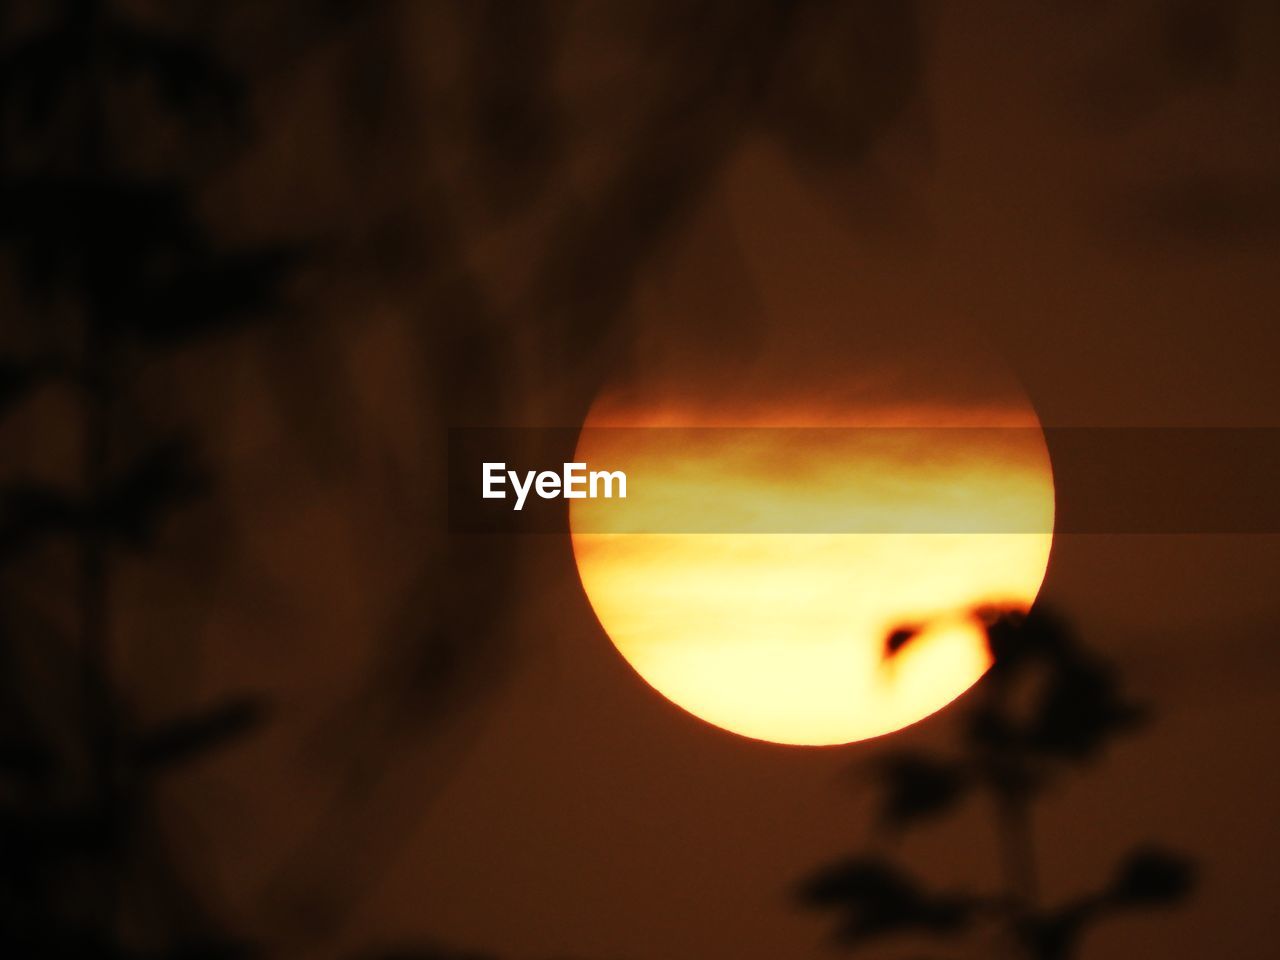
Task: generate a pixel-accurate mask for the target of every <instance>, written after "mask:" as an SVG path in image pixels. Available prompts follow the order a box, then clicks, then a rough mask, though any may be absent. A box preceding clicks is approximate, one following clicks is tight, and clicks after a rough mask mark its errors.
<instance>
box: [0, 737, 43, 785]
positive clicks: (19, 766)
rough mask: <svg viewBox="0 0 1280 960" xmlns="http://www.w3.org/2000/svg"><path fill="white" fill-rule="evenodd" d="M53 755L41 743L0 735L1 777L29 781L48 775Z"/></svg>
mask: <svg viewBox="0 0 1280 960" xmlns="http://www.w3.org/2000/svg"><path fill="white" fill-rule="evenodd" d="M52 769H53V756H52V754H51V753H50V752H49V750H48V749H47V748H46V747H45V746H44V745H43V744H41V743H37V742H36V741H34V740H30V739H25V738H21V737H9V736H0V777H10V778H13V779H20V780H24V781H27V782H28V783H30V782H34V781H38V780H41V779H43V778H44V777H46V776H48V774H49V772H50V771H51V770H52Z"/></svg>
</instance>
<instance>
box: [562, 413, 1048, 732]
mask: <svg viewBox="0 0 1280 960" xmlns="http://www.w3.org/2000/svg"><path fill="white" fill-rule="evenodd" d="M789 416H790V418H791V419H794V413H793V414H791V415H789ZM974 418H975V415H974V413H973V411H964V410H958V411H957V410H952V411H949V412H944V413H943V414H941V415H934V414H931V415H928V416H926V419H927V420H928V421H929V422H930V423H935V424H936V423H941V424H943V425H950V426H954V425H956V424H963V423H970V422H972V421H973V420H974ZM976 418H977V420H978V421H979V422H982V423H988V424H989V423H993V422H998V423H1003V424H1007V423H1015V424H1018V425H1020V426H1022V427H1023V429H1020V430H1018V431H1015V432H1014V434H1013V435H1014V436H1016V437H1019V438H1020V439H1019V440H1018V442H1017V443H1016V444H1015V446H1016V449H1013V450H1010V449H1003V450H999V451H995V450H993V449H991V447H990V444H989V440H984V435H983V434H981V433H980V432H979V433H975V434H968V433H966V432H965V431H959V430H958V431H954V433H955V440H954V442H953V443H951V444H950V445H949V449H947V450H942V451H940V450H939V449H937V448H936V445H933V446H931V447H930V449H921V448H918V447H919V445H920V444H922V443H923V441H916V443H917V446H916V447H913V446H912V443H911V442H909V441H901V442H899V443H898V444H897V445H896V446H895V447H894V448H893V449H892V450H891V451H887V450H886V449H883V448H880V447H876V446H874V445H872V446H867V445H866V444H861V445H855V444H850V443H842V442H838V441H837V442H832V441H831V438H830V437H828V436H822V435H819V434H815V436H820V439H821V443H820V444H815V445H814V446H813V448H812V449H810V450H809V451H808V453H807V454H806V458H807V459H806V461H805V469H803V470H795V471H792V472H787V471H777V470H772V471H768V472H761V471H756V470H753V469H751V468H750V466H749V465H748V466H747V467H744V464H743V460H742V458H741V457H740V456H737V455H736V454H735V451H734V450H733V449H731V446H732V443H733V441H732V439H731V438H732V436H733V434H732V433H730V432H726V433H725V434H724V437H725V439H724V448H723V449H717V448H716V441H715V440H714V439H711V440H707V441H705V442H703V443H702V445H701V446H699V447H698V449H697V450H688V449H686V450H681V449H680V448H679V445H676V446H674V447H673V446H672V444H671V443H670V441H669V437H668V438H667V439H665V440H664V439H663V438H664V437H667V435H666V434H664V433H663V432H662V431H657V430H655V431H644V430H639V431H608V430H603V431H596V430H593V429H590V428H591V427H594V426H617V425H626V426H643V425H650V426H652V425H654V424H659V423H669V422H670V421H671V417H670V416H669V412H667V411H664V412H663V413H662V414H661V415H657V414H654V413H652V412H650V413H648V414H646V413H645V412H644V411H639V412H637V411H635V410H631V411H619V410H618V409H617V408H616V407H611V406H610V405H609V404H608V403H607V402H597V404H596V406H595V407H594V408H593V410H592V412H591V415H590V416H589V417H588V418H587V423H586V426H587V428H588V429H584V430H583V432H582V434H581V438H580V441H579V445H578V450H577V453H576V459H577V460H580V461H585V462H587V463H590V464H607V465H608V466H609V467H610V469H618V468H626V467H630V470H629V472H628V477H629V483H630V485H631V488H632V489H633V490H635V489H641V488H643V487H644V485H646V484H648V485H650V486H651V487H658V488H661V489H663V490H664V495H663V497H662V498H660V501H659V502H660V504H661V507H662V509H663V510H664V511H665V512H666V513H665V515H670V512H671V511H672V510H675V511H676V512H677V513H678V512H679V510H680V509H682V506H681V503H682V501H681V498H685V500H684V503H683V509H687V510H689V511H690V512H694V511H697V510H698V509H700V505H705V504H708V503H713V502H719V503H723V502H731V503H733V502H748V501H750V500H751V498H752V497H753V496H754V497H755V498H756V499H757V501H763V502H767V503H769V504H770V505H771V509H778V510H783V511H786V510H794V511H797V515H801V514H803V513H804V511H806V510H809V511H812V510H813V509H815V508H814V504H815V503H816V504H817V507H816V509H818V510H819V511H821V510H823V509H829V510H844V511H847V512H850V513H851V515H854V516H863V515H865V516H871V517H878V518H881V519H882V520H883V521H884V524H883V526H882V527H881V528H880V529H883V530H886V531H895V518H905V519H906V520H910V521H911V522H910V523H904V524H903V525H902V529H901V531H900V532H897V531H895V532H874V531H873V532H830V533H828V532H804V533H791V532H765V533H759V532H736V531H733V530H729V529H728V528H726V532H696V533H691V532H683V529H682V528H680V527H678V526H675V527H672V526H668V527H667V529H668V530H670V531H672V532H646V533H637V532H628V531H626V530H624V531H622V532H611V531H610V530H609V527H608V523H607V522H601V518H602V517H603V516H605V514H604V513H603V512H602V511H608V510H610V509H618V505H617V504H609V503H608V502H604V503H601V502H599V501H596V502H591V501H581V500H579V501H575V502H574V503H573V504H571V508H570V527H571V532H572V541H573V550H574V556H575V559H576V561H577V566H578V572H579V576H580V578H581V580H582V585H583V588H584V590H585V592H586V595H587V597H588V598H589V600H590V602H591V605H592V608H593V609H594V611H595V613H596V616H597V617H598V619H599V621H600V623H601V625H602V626H603V627H604V630H605V632H606V633H607V634H608V636H609V638H610V639H611V640H612V642H613V644H614V645H615V646H616V647H617V649H618V651H619V653H621V655H622V656H623V657H624V658H625V659H626V660H627V662H628V663H629V664H630V665H631V666H632V667H633V668H634V669H635V670H636V672H637V673H639V674H640V676H641V677H643V678H644V680H645V681H647V682H648V683H649V684H650V685H651V686H652V687H653V688H654V689H655V690H657V691H658V692H659V693H661V694H662V695H663V696H664V697H666V698H667V699H668V700H670V701H672V702H673V703H675V704H677V705H678V706H680V707H682V708H683V709H685V710H687V711H688V712H690V713H692V714H694V715H695V716H697V717H700V718H701V719H703V720H705V721H707V722H709V723H712V724H714V725H716V726H718V727H721V728H723V729H725V730H730V731H732V732H734V733H738V734H741V735H744V736H747V737H753V738H756V739H760V740H768V741H774V742H777V743H785V744H797V745H800V744H804V745H825V744H839V743H848V742H851V741H856V740H863V739H867V738H869V737H875V736H879V735H882V734H886V733H889V732H892V731H894V730H898V729H901V728H902V727H905V726H907V725H909V724H911V723H914V722H916V721H918V720H920V719H922V718H924V717H926V716H928V715H929V714H931V713H934V712H935V711H937V710H939V709H940V708H942V707H944V706H945V705H946V704H948V703H949V702H951V701H952V700H953V699H955V698H956V697H957V696H959V695H960V694H961V693H963V692H964V691H965V690H967V689H968V688H969V687H970V686H971V685H972V684H973V683H974V682H975V681H977V680H978V679H979V677H981V676H982V674H983V673H984V672H985V670H986V669H987V667H988V666H989V665H990V662H989V655H988V653H987V651H986V647H985V644H984V641H983V636H982V633H981V630H980V628H979V627H978V625H977V624H976V622H975V621H974V619H973V617H972V616H971V613H972V611H973V610H974V608H976V607H980V606H984V605H999V606H1003V607H1015V608H1016V607H1023V608H1025V607H1029V606H1030V605H1031V603H1032V602H1033V601H1034V600H1035V597H1036V594H1037V593H1038V592H1039V589H1040V586H1041V583H1042V581H1043V579H1044V574H1045V570H1046V566H1047V564H1048V559H1049V552H1050V548H1051V546H1052V541H1053V534H1052V530H1053V511H1054V490H1053V476H1052V471H1051V469H1050V465H1049V459H1048V453H1047V450H1046V448H1045V445H1044V437H1043V433H1042V432H1041V431H1040V429H1039V422H1038V420H1036V419H1035V416H1034V413H1031V412H1030V410H1029V407H1026V406H1024V407H1022V408H1021V409H1018V410H1016V411H1014V412H1013V415H1012V418H1010V417H1005V418H1004V419H1003V420H1000V419H999V418H996V419H995V420H994V421H993V418H992V417H991V416H990V414H989V411H987V412H983V411H979V412H978V413H977V414H976ZM808 419H809V421H810V422H821V415H820V414H814V415H811V416H810V417H809V418H808ZM915 419H916V420H917V421H918V420H919V417H916V418H915ZM693 420H694V421H695V422H696V418H693ZM910 420H911V418H910V417H904V416H903V414H902V413H901V411H899V412H898V413H897V414H895V416H894V417H892V418H890V421H889V422H892V423H895V424H898V425H901V424H902V423H903V422H906V421H910ZM684 422H690V419H689V418H686V419H685V421H684ZM703 422H705V420H704V421H703ZM860 422H861V423H864V424H865V422H867V421H865V420H864V421H860ZM1028 427H1029V429H1027V428H1028ZM759 436H762V437H766V438H767V437H770V436H773V435H772V434H769V433H762V434H760V435H759ZM776 436H777V437H779V438H784V437H786V436H787V434H785V433H779V434H777V435H776ZM904 436H906V437H911V436H915V435H914V434H910V433H907V434H904ZM620 437H621V438H622V439H619V438H620ZM969 437H972V439H966V438H969ZM760 442H766V443H767V442H774V441H768V440H765V441H760ZM777 442H779V443H781V442H783V440H781V439H779V440H778V441H777ZM786 442H787V443H788V444H791V445H793V444H792V442H791V441H786ZM764 452H765V453H766V454H767V453H768V451H767V450H766V451H764ZM778 453H779V458H781V456H782V453H783V451H778ZM786 455H787V456H788V457H792V458H793V457H794V455H795V451H794V450H788V451H786ZM691 458H692V459H693V460H694V461H696V462H697V463H698V464H699V467H698V470H696V471H693V472H691V471H690V470H689V466H688V465H689V463H690V461H691ZM775 459H777V458H775ZM751 462H754V463H768V462H770V458H769V457H768V456H763V457H757V458H754V459H753V460H752V461H751ZM787 462H792V461H790V460H789V461H787ZM717 464H719V466H720V467H721V468H722V469H717ZM868 478H871V479H873V480H874V482H868ZM735 498H737V499H736V500H735ZM824 498H825V500H824ZM824 503H825V504H826V506H824ZM975 504H976V505H978V506H982V505H984V504H985V505H989V506H991V507H992V508H993V509H995V510H997V512H998V511H999V510H1002V509H1006V508H1007V509H1009V510H1012V511H1013V512H1014V513H1015V514H1016V515H1017V516H1018V517H1020V518H1022V520H1023V521H1024V522H1023V524H1022V525H1021V526H1019V527H1017V528H1013V529H1012V532H1010V528H1004V529H1001V528H999V527H998V526H997V527H990V526H988V527H985V528H984V527H978V528H972V527H966V526H965V524H964V523H963V522H959V523H957V524H955V528H956V531H958V532H933V530H934V529H936V530H939V531H948V530H950V528H949V527H948V524H947V522H946V521H947V519H948V517H953V518H958V519H959V520H960V521H963V520H964V518H965V517H967V516H968V515H969V513H971V512H972V511H973V509H974V506H975ZM966 511H968V512H969V513H966ZM920 516H930V517H935V518H936V519H937V520H938V521H939V522H938V523H937V524H936V525H935V527H934V528H933V529H929V528H928V525H927V524H926V525H925V526H923V527H922V526H921V525H920V524H919V517H920ZM633 520H634V518H633ZM631 529H634V527H633V528H631ZM988 530H990V532H988ZM903 624H924V625H925V629H924V631H923V633H922V634H921V635H920V637H919V638H918V639H917V640H916V641H914V642H913V643H912V644H911V645H910V646H909V647H907V648H906V649H905V650H904V651H903V652H902V653H901V654H900V655H899V656H897V657H895V658H894V659H893V660H892V661H891V662H886V661H885V659H884V657H883V650H884V640H885V637H886V636H887V634H888V633H889V631H891V630H893V629H895V628H896V627H899V626H901V625H903Z"/></svg>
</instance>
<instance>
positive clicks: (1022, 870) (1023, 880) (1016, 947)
mask: <svg viewBox="0 0 1280 960" xmlns="http://www.w3.org/2000/svg"><path fill="white" fill-rule="evenodd" d="M996 830H997V834H998V838H999V847H1000V859H1001V864H1002V870H1003V873H1004V885H1005V894H1006V897H1007V898H1008V903H1009V924H1008V942H1009V950H1010V955H1011V956H1012V957H1016V958H1018V960H1031V958H1032V956H1033V954H1032V953H1031V951H1030V950H1029V949H1028V947H1027V946H1026V944H1025V942H1024V939H1023V936H1022V931H1023V930H1024V929H1025V926H1026V922H1027V920H1028V919H1029V918H1030V917H1032V916H1034V915H1035V912H1036V909H1037V905H1038V898H1039V892H1038V889H1037V887H1038V883H1037V880H1038V878H1037V871H1036V859H1035V834H1034V828H1033V824H1032V819H1031V807H1030V804H1029V803H1028V802H1027V799H1026V797H1025V796H1024V795H1020V794H1015V793H1010V792H1001V793H999V794H998V795H997V797H996Z"/></svg>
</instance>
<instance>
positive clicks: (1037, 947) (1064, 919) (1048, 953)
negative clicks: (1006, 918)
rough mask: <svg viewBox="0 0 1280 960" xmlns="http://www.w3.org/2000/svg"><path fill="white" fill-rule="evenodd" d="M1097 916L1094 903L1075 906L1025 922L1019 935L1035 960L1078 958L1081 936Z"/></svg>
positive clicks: (1019, 925) (1050, 911)
mask: <svg viewBox="0 0 1280 960" xmlns="http://www.w3.org/2000/svg"><path fill="white" fill-rule="evenodd" d="M1096 916H1097V904H1096V903H1095V902H1094V901H1092V900H1088V901H1083V902H1081V903H1073V904H1069V905H1067V906H1065V907H1062V908H1060V909H1057V910H1049V911H1045V912H1043V913H1041V914H1039V915H1037V916H1032V917H1027V918H1024V919H1023V920H1022V921H1021V922H1020V923H1018V924H1017V928H1018V929H1017V932H1018V935H1019V937H1020V938H1021V940H1022V941H1023V942H1024V943H1026V944H1027V945H1028V946H1029V947H1030V948H1031V949H1030V955H1031V956H1032V957H1035V958H1036V960H1068V958H1069V957H1072V956H1075V953H1076V950H1077V947H1078V946H1079V943H1080V938H1081V936H1083V934H1084V932H1085V930H1086V929H1087V927H1088V924H1089V923H1090V922H1091V921H1092V920H1093V919H1094V918H1095V917H1096Z"/></svg>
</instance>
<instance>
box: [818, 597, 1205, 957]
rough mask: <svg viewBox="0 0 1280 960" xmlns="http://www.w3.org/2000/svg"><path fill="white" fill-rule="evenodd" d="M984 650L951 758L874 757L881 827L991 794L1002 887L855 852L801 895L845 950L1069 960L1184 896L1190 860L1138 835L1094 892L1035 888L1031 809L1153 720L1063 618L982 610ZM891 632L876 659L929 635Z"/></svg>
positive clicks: (916, 754) (1189, 885)
mask: <svg viewBox="0 0 1280 960" xmlns="http://www.w3.org/2000/svg"><path fill="white" fill-rule="evenodd" d="M974 616H975V618H976V619H977V621H978V622H979V623H980V624H981V626H982V628H983V629H984V631H985V634H986V638H987V644H988V647H989V649H990V653H991V656H992V661H993V662H992V666H991V669H990V670H989V671H988V673H987V676H986V677H984V678H983V680H982V681H981V682H980V683H979V685H978V687H977V688H976V689H975V690H974V691H972V692H971V693H970V694H969V695H968V697H967V698H966V701H965V704H964V707H963V708H961V709H960V710H959V716H958V721H957V722H958V729H959V736H958V738H957V743H956V747H955V749H954V750H953V751H951V752H948V753H931V752H924V751H916V750H896V751H892V752H890V753H888V754H886V755H884V756H882V757H880V758H879V759H878V760H877V761H876V762H875V765H874V771H873V772H874V776H875V779H876V781H877V784H878V787H879V811H878V824H879V828H880V829H881V830H882V831H883V832H885V833H887V834H890V835H899V834H901V833H902V832H903V831H905V830H908V829H910V828H912V827H916V826H918V825H920V824H923V823H926V822H928V821H932V820H937V819H940V818H942V817H945V816H946V815H947V814H950V813H954V812H955V811H956V810H957V809H958V808H959V807H960V805H961V804H962V803H963V802H964V801H966V800H967V799H969V797H970V795H973V794H983V795H985V797H986V798H987V799H988V800H989V801H990V802H991V805H992V809H993V810H994V811H995V816H996V820H997V826H998V836H999V843H1000V857H1001V863H1002V873H1003V877H1004V889H1003V890H1000V891H996V892H982V893H963V892H955V891H942V892H938V891H932V890H930V889H928V887H927V886H926V884H925V883H924V882H923V881H921V880H919V879H917V878H916V877H915V876H914V875H913V874H912V873H911V872H910V871H908V870H907V869H906V868H905V867H902V866H899V865H897V864H895V863H892V862H891V861H889V860H886V859H885V858H884V857H883V856H882V855H881V854H879V853H868V854H865V855H859V856H854V857H850V858H848V859H845V860H842V861H839V862H837V863H834V864H831V865H830V866H827V867H825V868H823V869H821V870H819V871H818V872H816V873H815V874H814V875H813V876H811V877H809V878H808V879H807V880H805V881H804V882H803V883H802V884H801V886H800V888H799V890H798V896H799V898H800V900H801V902H802V903H804V904H805V905H806V906H808V907H812V908H815V909H819V910H824V911H829V912H833V913H835V914H836V916H837V929H836V936H837V939H838V940H839V942H840V943H842V944H843V945H845V946H847V947H850V948H859V947H863V946H865V945H866V944H868V943H872V942H879V941H880V940H882V939H884V938H885V937H888V936H892V935H925V936H931V937H936V938H941V939H944V940H951V941H952V942H956V941H964V940H965V939H966V938H971V937H978V936H981V935H983V934H984V933H985V934H986V935H987V936H991V935H994V936H997V937H999V938H1001V939H1002V940H1003V942H1004V943H1006V944H1007V945H1008V949H1009V950H1010V951H1011V955H1014V956H1018V957H1024V958H1027V960H1066V958H1069V957H1073V956H1076V955H1077V949H1078V947H1079V944H1080V942H1081V939H1082V937H1083V934H1084V933H1085V932H1086V931H1087V930H1088V929H1089V927H1090V926H1091V925H1092V924H1093V923H1095V922H1096V921H1098V920H1100V919H1102V918H1103V917H1105V916H1106V915H1108V914H1111V913H1115V912H1118V911H1123V910H1129V909H1140V908H1148V907H1155V906H1164V905H1173V904H1177V903H1179V902H1181V901H1182V900H1184V899H1185V898H1186V897H1187V896H1188V895H1189V894H1190V893H1191V891H1192V889H1193V887H1194V882H1195V868H1194V866H1193V865H1192V863H1191V861H1189V860H1188V859H1187V858H1186V857H1183V856H1181V855H1180V854H1177V853H1174V852H1170V851H1167V850H1164V849H1162V848H1160V847H1158V846H1153V845H1148V844H1141V845H1139V846H1137V847H1135V848H1134V850H1132V851H1131V852H1130V853H1129V854H1128V855H1127V856H1126V857H1125V858H1124V859H1123V860H1122V862H1121V863H1120V864H1119V865H1118V866H1117V867H1116V869H1115V872H1114V874H1113V876H1112V877H1111V878H1110V879H1109V880H1107V881H1106V882H1105V883H1103V884H1101V885H1100V886H1099V887H1098V888H1097V889H1096V890H1095V891H1093V892H1091V893H1088V894H1085V895H1083V896H1080V897H1078V898H1076V899H1074V900H1070V901H1068V902H1066V903H1060V904H1056V905H1045V904H1042V903H1040V901H1039V897H1038V894H1037V886H1038V883H1037V872H1038V870H1037V863H1036V854H1035V847H1034V835H1033V834H1034V831H1033V824H1032V811H1033V808H1034V805H1035V803H1036V801H1037V800H1038V799H1040V798H1041V797H1042V796H1043V795H1044V793H1045V791H1047V790H1048V789H1050V787H1051V786H1052V785H1053V784H1054V783H1055V782H1056V781H1057V780H1058V779H1059V778H1060V777H1062V776H1063V775H1065V774H1068V773H1070V772H1073V771H1075V770H1078V769H1080V768H1081V767H1083V766H1085V765H1087V764H1089V763H1091V762H1093V761H1094V760H1096V759H1097V758H1098V757H1100V756H1101V755H1102V753H1103V752H1104V751H1105V749H1106V748H1107V746H1108V745H1109V744H1110V743H1111V742H1112V741H1113V740H1115V738H1117V737H1119V736H1123V735H1124V734H1126V733H1128V732H1130V731H1132V730H1133V729H1135V728H1136V727H1137V726H1138V725H1139V724H1140V723H1141V722H1142V721H1143V720H1144V719H1145V718H1146V715H1147V711H1146V710H1145V708H1144V707H1142V706H1141V705H1139V704H1137V703H1135V702H1133V701H1132V700H1131V699H1129V698H1128V696H1127V695H1126V694H1125V693H1124V692H1123V690H1122V689H1121V684H1120V678H1119V676H1118V674H1117V673H1116V670H1115V668H1114V667H1113V666H1112V665H1111V664H1109V663H1108V662H1106V661H1105V660H1103V659H1102V658H1101V657H1099V656H1098V655H1097V654H1096V653H1093V652H1092V651H1090V650H1088V649H1087V648H1086V647H1085V646H1083V645H1082V644H1081V643H1080V641H1079V640H1078V639H1077V637H1076V636H1075V634H1074V633H1073V632H1072V630H1071V629H1070V627H1069V626H1068V625H1067V623H1066V622H1065V621H1064V620H1062V619H1061V618H1060V617H1058V616H1056V615H1055V614H1053V613H1051V612H1049V611H1047V610H1045V609H1043V608H1042V607H1038V606H1037V607H1035V608H1033V610H1032V611H1031V612H1029V613H1021V612H1009V611H1002V610H986V609H984V610H979V611H976V612H975V614H974ZM923 632H924V628H922V627H918V626H910V627H902V628H900V629H897V630H894V631H893V632H892V633H890V635H889V636H888V637H886V639H885V646H884V654H883V655H884V659H885V663H886V665H890V664H892V662H893V660H894V658H895V657H897V656H898V655H900V654H901V652H902V651H903V650H905V649H906V648H907V647H909V646H910V645H911V644H912V643H914V642H916V641H917V639H918V638H919V637H920V636H921V635H922V634H923Z"/></svg>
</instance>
